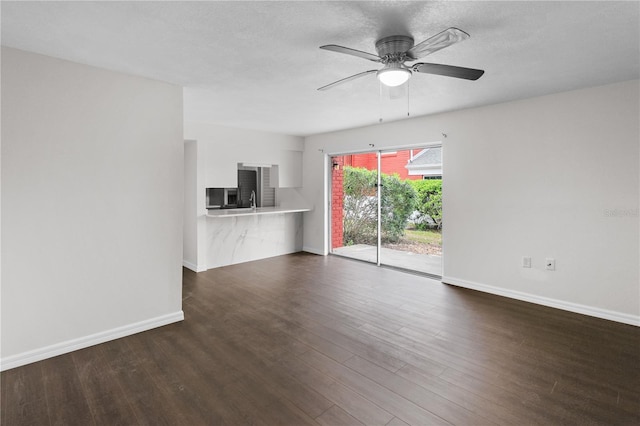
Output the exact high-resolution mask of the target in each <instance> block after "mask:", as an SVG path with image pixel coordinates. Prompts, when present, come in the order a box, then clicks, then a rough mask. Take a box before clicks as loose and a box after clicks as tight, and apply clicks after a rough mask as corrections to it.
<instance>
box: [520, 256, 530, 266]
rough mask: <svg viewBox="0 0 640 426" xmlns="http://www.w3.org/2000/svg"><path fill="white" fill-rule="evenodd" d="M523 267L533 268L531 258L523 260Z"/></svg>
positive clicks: (527, 257) (526, 257)
mask: <svg viewBox="0 0 640 426" xmlns="http://www.w3.org/2000/svg"><path fill="white" fill-rule="evenodd" d="M522 267H523V268H531V258H530V257H529V256H525V257H523V258H522Z"/></svg>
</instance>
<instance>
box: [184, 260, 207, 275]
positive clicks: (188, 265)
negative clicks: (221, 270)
mask: <svg viewBox="0 0 640 426" xmlns="http://www.w3.org/2000/svg"><path fill="white" fill-rule="evenodd" d="M182 266H184V267H185V268H187V269H191V270H192V271H193V272H204V271H206V270H207V268H206V267H199V266H198V265H196V264H194V263H191V262H188V261H186V260H183V261H182Z"/></svg>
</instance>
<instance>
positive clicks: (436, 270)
mask: <svg viewBox="0 0 640 426" xmlns="http://www.w3.org/2000/svg"><path fill="white" fill-rule="evenodd" d="M376 251H377V250H376V246H370V245H366V244H355V245H352V246H345V247H339V248H335V249H333V251H332V253H333V254H337V255H340V256H345V257H350V258H352V259H358V260H364V261H367V262H373V263H376ZM380 258H381V259H380V260H381V262H380V263H382V264H383V265H387V266H393V267H396V268H402V269H409V270H412V271H416V272H422V273H426V274H431V275H438V276H441V275H442V256H432V255H428V254H417V253H411V252H408V251H400V250H393V249H389V248H385V247H382V249H381V250H380Z"/></svg>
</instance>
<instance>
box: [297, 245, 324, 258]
mask: <svg viewBox="0 0 640 426" xmlns="http://www.w3.org/2000/svg"><path fill="white" fill-rule="evenodd" d="M302 251H306V252H307V253H311V254H317V255H318V256H325V255H326V253H324V251H323V250H318V249H316V248H315V247H308V246H305V247H302Z"/></svg>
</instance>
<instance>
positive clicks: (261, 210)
mask: <svg viewBox="0 0 640 426" xmlns="http://www.w3.org/2000/svg"><path fill="white" fill-rule="evenodd" d="M308 211H311V209H307V208H287V207H258V208H257V209H251V208H237V209H220V210H208V211H207V217H212V218H225V217H238V216H255V215H263V214H278V213H301V212H308Z"/></svg>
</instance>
